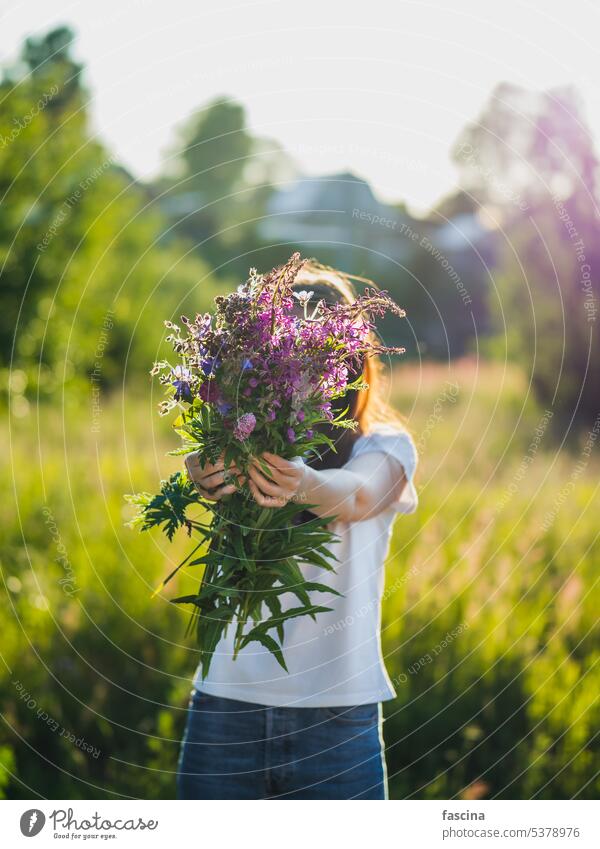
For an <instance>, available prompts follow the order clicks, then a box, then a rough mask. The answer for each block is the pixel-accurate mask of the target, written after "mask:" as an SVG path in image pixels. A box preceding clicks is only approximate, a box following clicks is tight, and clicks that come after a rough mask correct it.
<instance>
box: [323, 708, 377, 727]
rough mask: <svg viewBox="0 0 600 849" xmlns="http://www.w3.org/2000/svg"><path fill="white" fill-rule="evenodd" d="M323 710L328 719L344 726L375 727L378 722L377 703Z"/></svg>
mask: <svg viewBox="0 0 600 849" xmlns="http://www.w3.org/2000/svg"><path fill="white" fill-rule="evenodd" d="M324 710H325V713H326V715H327V716H328V717H329V718H330V719H334V720H335V721H336V722H342V723H345V724H346V725H366V726H368V725H376V724H377V722H378V720H379V704H378V703H377V702H372V703H371V704H368V705H353V706H348V705H344V706H343V707H326V708H324Z"/></svg>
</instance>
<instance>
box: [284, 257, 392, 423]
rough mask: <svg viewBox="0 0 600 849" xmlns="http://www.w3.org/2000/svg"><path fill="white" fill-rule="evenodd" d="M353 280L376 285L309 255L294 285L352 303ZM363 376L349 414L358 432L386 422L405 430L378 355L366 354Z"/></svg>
mask: <svg viewBox="0 0 600 849" xmlns="http://www.w3.org/2000/svg"><path fill="white" fill-rule="evenodd" d="M353 280H356V281H357V282H359V283H365V284H368V285H369V286H370V287H372V288H378V287H377V286H376V285H375V283H373V281H372V280H367V279H365V278H364V277H356V276H355V275H352V274H346V273H345V272H343V271H339V270H338V269H337V268H331V267H330V266H327V265H322V264H321V263H320V262H318V261H317V260H316V259H309V260H308V261H307V262H306V263H305V264H304V265H303V266H302V269H301V270H300V272H299V273H298V275H297V276H296V279H295V280H294V284H293V285H294V288H300V289H311V288H314V289H317V290H318V289H325V290H327V291H328V292H331V294H332V295H333V299H334V300H335V301H338V302H339V301H346V302H347V303H353V302H354V301H355V300H356V298H357V293H356V289H355V287H354V285H353V283H352V281H353ZM362 377H363V380H364V382H365V383H367V384H368V389H364V390H362V391H361V392H358V393H357V397H356V404H355V405H354V409H350V414H351V415H352V417H353V418H354V419H355V420H356V421H357V422H358V434H357V435H360V434H366V433H369V432H370V431H372V430H373V428H374V427H376V426H377V425H378V424H389V425H393V426H394V427H396V428H398V429H400V430H404V431H406V430H407V427H406V423H405V421H404V419H403V418H402V416H401V415H400V414H399V413H398V412H397V411H396V410H394V408H393V407H392V406H391V405H390V403H389V402H388V400H387V398H386V392H385V388H386V380H385V378H384V368H383V363H382V362H381V358H380V357H378V356H371V357H367V358H365V363H364V368H363V373H362Z"/></svg>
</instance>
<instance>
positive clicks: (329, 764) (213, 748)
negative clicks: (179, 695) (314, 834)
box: [177, 690, 387, 799]
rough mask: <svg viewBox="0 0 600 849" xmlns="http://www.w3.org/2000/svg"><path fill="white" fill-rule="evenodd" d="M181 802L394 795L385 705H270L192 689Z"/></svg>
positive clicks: (183, 753) (181, 765)
mask: <svg viewBox="0 0 600 849" xmlns="http://www.w3.org/2000/svg"><path fill="white" fill-rule="evenodd" d="M177 795H178V797H179V798H180V799H386V798H387V785H386V770H385V761H384V758H383V745H382V737H381V707H380V705H378V704H369V705H358V706H356V707H335V708H334V707H319V708H311V707H304V708H293V707H266V706H265V705H256V704H251V703H250V702H240V701H234V700H233V699H223V698H219V697H216V696H209V695H208V694H207V693H202V692H199V691H198V690H192V695H191V698H190V704H189V710H188V717H187V725H186V729H185V734H184V737H183V741H182V744H181V752H180V756H179V764H178V770H177Z"/></svg>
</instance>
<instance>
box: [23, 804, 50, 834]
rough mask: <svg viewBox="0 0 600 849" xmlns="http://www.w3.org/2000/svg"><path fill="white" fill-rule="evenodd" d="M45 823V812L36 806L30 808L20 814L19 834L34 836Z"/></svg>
mask: <svg viewBox="0 0 600 849" xmlns="http://www.w3.org/2000/svg"><path fill="white" fill-rule="evenodd" d="M45 823H46V816H45V814H44V813H43V812H42V811H40V810H39V809H38V808H31V810H29V811H25V813H24V814H22V815H21V834H23V835H24V836H25V837H35V836H36V834H39V833H40V831H41V830H42V829H43V827H44V825H45Z"/></svg>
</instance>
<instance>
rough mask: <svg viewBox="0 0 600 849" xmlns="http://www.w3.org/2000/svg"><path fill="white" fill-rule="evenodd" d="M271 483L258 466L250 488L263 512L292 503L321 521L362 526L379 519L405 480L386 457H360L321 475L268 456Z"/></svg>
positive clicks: (299, 464) (396, 463)
mask: <svg viewBox="0 0 600 849" xmlns="http://www.w3.org/2000/svg"><path fill="white" fill-rule="evenodd" d="M262 459H263V462H266V464H267V467H268V468H269V476H268V477H267V476H266V475H265V474H264V473H263V471H262V470H261V467H260V465H259V464H258V462H255V464H254V465H253V466H252V467H251V468H250V471H249V474H250V479H249V481H248V484H249V486H250V490H251V492H252V495H253V496H254V498H255V500H256V501H257V502H258V503H259V504H261V505H262V506H263V507H281V506H282V505H283V504H286V503H287V502H288V501H290V500H291V499H294V500H296V501H301V502H303V503H306V504H312V505H314V506H313V507H312V508H311V509H312V510H313V512H314V513H316V515H317V516H337V518H338V519H339V520H340V521H342V522H360V521H362V520H363V519H371V518H372V517H373V516H377V514H378V513H381V512H382V511H383V510H385V509H386V508H387V507H389V506H390V504H392V503H394V502H395V501H397V500H398V499H399V498H400V495H401V494H402V490H403V489H404V487H405V486H406V476H405V474H404V469H403V467H402V464H401V463H400V461H399V460H397V459H396V458H395V457H392V456H390V455H389V454H384V453H383V452H373V453H368V454H363V455H361V456H360V457H356V458H355V459H354V460H351V461H350V462H349V463H346V465H345V466H344V467H343V468H342V469H324V470H323V471H317V470H316V469H313V468H311V467H310V466H307V465H306V464H304V463H303V462H302V461H301V460H299V459H296V460H284V459H283V458H281V457H278V456H277V455H276V454H270V453H268V452H265V453H264V454H263V457H262Z"/></svg>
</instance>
